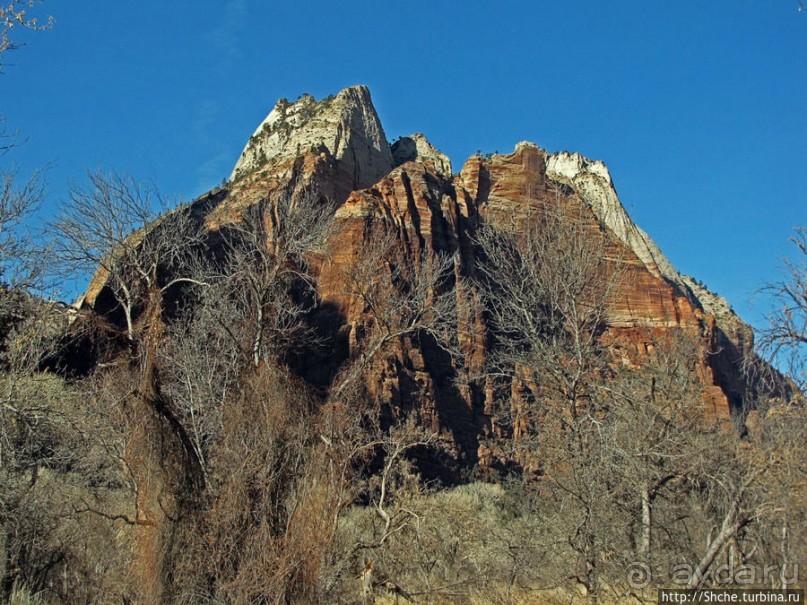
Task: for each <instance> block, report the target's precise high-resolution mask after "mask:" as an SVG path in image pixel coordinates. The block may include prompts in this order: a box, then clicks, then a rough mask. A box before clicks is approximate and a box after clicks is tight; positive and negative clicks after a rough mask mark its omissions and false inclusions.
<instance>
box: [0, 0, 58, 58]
mask: <svg viewBox="0 0 807 605" xmlns="http://www.w3.org/2000/svg"><path fill="white" fill-rule="evenodd" d="M41 3H42V0H11V1H10V2H5V3H4V5H3V6H0V57H2V56H3V53H5V52H6V51H9V50H14V49H16V48H19V45H18V44H17V43H16V42H14V40H12V39H11V31H12V30H13V29H15V28H24V29H29V30H34V31H40V30H45V29H50V28H51V27H53V22H54V20H53V17H47V18H46V19H45V20H44V21H41V20H40V19H39V17H37V16H35V15H34V16H31V14H30V11H29V9H33V8H35V7H36V6H37V5H38V4H41ZM2 65H3V61H2V59H0V67H2Z"/></svg>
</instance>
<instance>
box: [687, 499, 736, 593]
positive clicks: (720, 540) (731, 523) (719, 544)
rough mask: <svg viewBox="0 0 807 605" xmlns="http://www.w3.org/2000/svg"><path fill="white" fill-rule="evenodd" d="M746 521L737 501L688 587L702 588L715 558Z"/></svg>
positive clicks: (710, 543)
mask: <svg viewBox="0 0 807 605" xmlns="http://www.w3.org/2000/svg"><path fill="white" fill-rule="evenodd" d="M745 523H746V520H745V519H744V518H742V517H741V516H740V510H739V505H738V504H737V503H736V502H735V503H734V504H732V506H731V509H730V510H729V512H728V513H727V514H726V516H725V518H724V519H723V523H722V524H721V525H720V531H719V532H717V535H716V536H715V537H714V538H713V539H712V540H711V541H710V542H709V545H708V546H707V548H706V552H705V553H704V555H703V557H701V560H700V562H698V566H697V567H696V568H695V571H694V572H693V573H692V577H691V578H690V579H689V583H688V584H687V588H700V586H701V584H702V583H703V580H704V578H705V577H706V573H707V572H708V571H709V568H710V567H711V566H712V563H714V560H715V559H716V558H717V556H718V555H719V554H720V552H721V551H722V550H723V547H724V546H725V545H726V544H727V543H728V542H729V540H731V539H732V538H733V537H734V536H736V535H737V532H738V531H739V530H740V528H741V527H742V526H743V525H745Z"/></svg>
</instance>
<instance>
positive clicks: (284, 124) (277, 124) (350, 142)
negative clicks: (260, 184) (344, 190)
mask: <svg viewBox="0 0 807 605" xmlns="http://www.w3.org/2000/svg"><path fill="white" fill-rule="evenodd" d="M322 150H324V151H325V152H326V153H327V154H328V155H330V157H332V158H333V159H334V160H335V161H336V162H337V164H338V166H339V171H340V172H342V173H344V174H345V175H346V176H347V179H346V181H347V182H346V185H347V187H349V188H350V190H356V189H362V188H364V187H369V186H370V185H372V184H373V183H375V182H376V181H377V180H378V179H380V178H381V177H383V176H384V175H385V174H387V173H388V172H389V171H390V170H391V169H392V165H393V162H392V154H391V152H390V148H389V145H388V143H387V138H386V136H385V135H384V129H383V128H382V126H381V122H380V120H379V119H378V114H377V113H376V111H375V108H374V107H373V103H372V101H371V100H370V91H369V90H368V89H367V87H366V86H352V87H350V88H346V89H344V90H343V91H342V92H340V93H339V94H338V95H336V96H335V97H327V98H325V99H322V100H321V101H316V100H315V99H314V97H312V96H311V95H303V96H302V97H300V99H298V100H297V101H295V102H293V103H289V102H288V101H287V100H286V99H280V100H279V101H278V102H277V104H275V107H274V109H272V111H271V112H270V113H269V115H268V116H267V117H266V119H265V120H263V122H261V123H260V124H259V125H258V128H256V129H255V132H254V133H253V135H252V136H251V137H250V139H249V141H248V142H247V145H246V147H245V148H244V151H243V152H242V153H241V157H240V158H239V159H238V162H236V164H235V167H234V168H233V172H232V174H231V175H230V180H231V181H235V180H238V179H239V178H241V177H244V176H247V175H249V174H250V173H252V172H255V171H256V170H257V169H259V168H261V167H262V166H265V165H266V164H268V163H274V164H275V165H280V164H283V162H281V160H284V159H286V160H288V159H291V160H294V159H296V158H298V157H299V156H301V155H304V154H305V153H307V152H310V151H314V152H320V151H322ZM285 164H286V165H288V164H289V162H286V163H285ZM291 164H293V162H291ZM274 173H275V176H278V177H284V176H285V177H290V176H291V174H290V172H289V168H286V173H285V174H284V172H283V170H275V171H274Z"/></svg>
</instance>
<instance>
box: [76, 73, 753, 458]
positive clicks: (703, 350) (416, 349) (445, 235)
mask: <svg viewBox="0 0 807 605" xmlns="http://www.w3.org/2000/svg"><path fill="white" fill-rule="evenodd" d="M303 194H305V195H308V196H311V195H314V196H316V197H318V198H322V199H328V200H331V201H332V202H333V203H334V204H335V206H336V211H335V213H334V215H333V218H332V222H331V225H330V229H329V233H328V238H327V241H326V242H325V244H324V247H323V251H320V252H316V253H314V252H313V251H312V252H311V253H310V254H309V255H308V260H307V266H308V270H309V271H310V273H311V275H312V276H313V277H314V278H315V279H316V309H315V310H314V311H312V312H311V314H310V317H312V318H313V319H312V320H311V321H313V322H314V323H317V324H318V325H323V324H328V325H329V327H328V330H329V334H330V336H329V339H330V340H329V342H328V344H327V346H326V348H325V350H324V352H323V351H308V352H307V353H306V354H304V355H298V356H297V357H296V358H295V359H293V360H292V365H293V366H294V367H295V370H296V372H297V373H298V374H299V375H300V376H301V377H302V378H303V379H304V380H305V381H306V382H307V383H309V384H311V385H315V386H316V387H318V388H324V389H326V390H327V389H329V388H333V387H334V385H335V382H334V381H335V380H337V379H338V376H339V373H340V371H342V370H343V369H344V368H345V367H346V366H347V365H349V364H350V362H355V361H356V360H357V359H360V358H361V357H362V356H363V355H366V353H367V352H366V350H365V349H366V346H367V342H368V337H367V336H366V335H367V334H368V332H369V331H370V323H371V320H370V318H369V316H368V309H367V305H366V304H365V302H366V301H363V300H360V299H359V298H357V296H356V295H355V292H352V291H351V287H350V284H349V283H348V282H347V278H346V276H347V275H348V274H349V273H350V271H351V267H354V266H355V264H356V262H357V259H360V258H361V257H362V256H363V255H366V248H367V246H368V244H371V243H372V242H371V241H369V240H370V239H372V238H373V237H374V236H373V225H374V224H377V223H379V222H383V223H385V224H386V225H388V226H391V228H392V230H393V231H394V234H395V238H396V241H397V244H396V246H397V247H398V248H399V252H400V253H401V254H402V258H404V259H406V260H405V261H404V262H409V263H416V262H417V261H416V259H420V258H424V257H426V256H428V255H430V254H433V253H435V252H438V253H440V254H441V255H442V256H444V257H450V258H452V259H453V261H452V262H453V269H452V272H453V273H454V277H455V278H456V281H455V285H456V287H453V286H451V287H450V289H451V288H453V289H452V290H451V291H452V296H453V297H454V301H455V303H454V304H455V309H454V312H455V315H456V317H457V321H456V333H455V335H454V336H455V338H456V340H457V341H458V342H459V343H460V345H461V348H462V354H463V359H464V360H465V362H464V363H462V364H460V363H458V362H457V361H456V360H455V359H454V358H453V357H452V356H450V355H448V354H446V353H445V351H443V350H441V348H440V347H439V346H436V345H435V343H434V342H432V341H431V340H429V339H428V338H416V337H413V334H407V335H404V336H402V337H401V338H399V339H397V341H396V342H395V343H394V345H390V346H389V347H387V349H386V350H385V353H384V355H383V356H381V357H379V358H377V359H373V360H372V362H368V363H367V364H362V367H361V374H362V382H363V384H364V385H365V388H366V389H367V391H368V393H369V394H370V396H371V397H372V398H373V399H374V400H376V401H378V402H383V403H384V405H387V406H392V407H393V408H396V409H403V410H416V411H417V414H418V416H419V418H420V420H421V422H422V423H424V424H425V425H426V426H430V427H432V428H434V429H435V430H436V431H438V432H440V433H441V435H443V437H444V439H446V440H447V442H449V443H450V444H451V446H452V447H454V448H455V451H456V460H457V461H462V465H466V466H476V465H479V466H481V467H485V466H490V465H493V464H494V463H495V460H494V458H496V457H497V456H498V457H502V456H504V455H503V454H501V453H500V454H494V448H493V447H489V446H488V445H487V444H486V439H487V436H489V435H491V434H492V433H493V432H495V427H494V426H493V425H494V424H495V423H494V422H493V420H492V412H491V409H492V406H493V398H494V394H493V390H492V388H491V387H490V386H489V385H488V386H485V382H484V381H481V382H480V381H479V380H477V379H476V377H477V376H479V375H481V374H483V373H484V370H485V368H486V364H487V362H488V360H489V357H490V355H491V348H492V347H495V343H494V340H495V338H494V337H492V336H491V325H490V313H489V310H487V309H486V308H485V305H484V302H483V300H482V296H481V295H480V292H479V289H478V287H477V286H476V285H475V284H476V283H477V282H478V280H479V276H480V266H479V265H480V259H479V254H480V250H479V245H478V231H479V229H480V225H483V224H486V225H491V226H493V227H494V228H500V229H504V230H506V229H508V228H512V226H513V225H515V226H516V230H517V231H518V230H524V229H526V227H525V225H526V222H527V221H528V220H530V219H529V217H530V216H534V215H535V214H536V213H538V212H540V211H541V210H540V209H541V208H545V207H547V205H551V204H557V205H560V206H562V208H563V212H564V213H565V214H567V215H569V216H574V217H575V220H576V221H577V222H578V223H579V225H578V227H579V228H580V229H582V230H583V231H584V232H585V233H587V234H588V235H587V237H589V238H590V240H591V242H592V245H593V248H598V249H602V250H607V251H608V254H609V255H610V257H612V258H615V259H619V262H618V265H619V267H618V270H619V273H620V292H619V296H617V297H614V298H613V300H611V301H610V302H609V303H608V305H607V310H606V314H605V321H604V325H603V326H602V333H601V334H600V335H599V342H600V343H603V345H604V346H606V347H607V348H608V350H609V355H610V356H611V358H612V360H613V364H615V365H617V366H619V365H621V366H625V367H641V366H642V365H643V364H644V363H645V360H646V359H647V358H648V355H650V354H651V353H652V351H653V349H654V346H655V345H654V343H655V342H658V341H659V340H660V339H661V340H663V339H664V335H665V333H673V332H676V331H680V330H684V331H686V332H687V333H690V334H693V335H695V336H696V340H697V342H698V350H697V354H696V358H694V359H692V363H694V364H696V366H697V374H698V376H699V379H700V381H701V382H702V385H703V387H704V396H703V408H704V412H705V413H706V415H707V416H708V417H710V418H713V419H718V420H719V421H721V422H722V421H727V420H728V419H730V418H731V417H732V415H740V414H741V413H742V411H743V397H744V393H745V392H746V390H747V389H748V387H749V385H748V384H746V381H745V379H744V377H743V374H742V373H741V371H740V366H741V364H742V360H743V358H744V356H745V355H746V354H747V353H748V352H749V351H750V349H751V346H752V332H751V330H750V328H749V327H748V326H747V325H746V324H744V323H743V322H742V320H740V319H739V318H738V317H737V315H736V314H735V313H734V312H733V311H732V310H731V308H730V307H729V305H728V304H727V303H726V302H725V301H724V300H723V299H722V298H720V297H719V296H717V295H715V294H713V293H711V292H709V291H708V290H707V289H706V288H705V287H703V286H702V285H699V284H698V282H697V281H696V280H694V279H693V278H691V277H689V276H685V275H681V274H679V273H678V272H677V271H676V270H675V268H674V267H673V266H672V264H671V263H670V262H669V261H668V260H667V258H665V256H664V255H663V253H662V252H661V250H660V249H659V248H658V246H657V245H656V244H655V243H654V242H653V240H652V239H651V238H650V236H649V235H648V234H647V233H645V232H644V231H643V230H642V229H640V228H639V227H638V226H637V225H636V224H635V223H634V222H633V221H632V220H631V218H630V216H629V215H628V214H627V212H626V211H625V209H624V207H623V206H622V204H621V203H620V201H619V197H618V195H617V193H616V189H615V187H614V183H613V179H612V177H611V174H610V173H609V171H608V168H607V167H606V166H605V165H604V164H603V163H602V162H600V161H594V160H590V159H587V158H585V157H583V156H582V155H580V154H578V153H568V152H559V153H550V152H547V151H545V150H543V149H541V148H540V147H538V146H537V145H535V144H533V143H529V142H522V143H518V144H517V145H516V147H515V149H514V151H513V152H512V153H509V154H493V155H488V156H481V155H475V156H473V157H471V158H469V159H468V160H467V161H466V162H465V164H464V165H463V166H462V168H461V170H460V171H459V172H458V173H456V174H455V173H453V172H452V166H451V162H450V160H449V159H448V157H447V156H445V155H444V154H443V153H441V152H439V151H438V150H437V149H436V148H435V147H434V146H433V145H432V144H431V143H430V142H429V141H428V140H427V138H426V137H425V136H424V135H422V134H413V135H412V136H409V137H403V138H401V139H399V140H398V141H396V142H395V143H393V144H392V145H390V144H388V142H387V139H386V135H385V134H384V129H383V127H382V125H381V123H380V121H379V118H378V115H377V113H376V111H375V108H374V107H373V104H372V101H371V97H370V92H369V90H368V89H367V88H366V87H364V86H354V87H350V88H347V89H345V90H343V91H341V92H340V93H339V94H337V95H335V96H332V97H328V98H326V99H323V100H320V101H317V100H315V99H314V98H313V97H311V96H309V95H304V96H302V97H301V98H299V99H298V100H297V101H294V102H289V101H287V100H285V99H281V100H280V101H278V102H277V104H276V105H275V106H274V108H273V109H272V111H271V112H270V113H269V115H268V116H267V117H266V119H265V120H264V121H263V122H261V124H259V125H258V127H257V128H256V130H255V132H254V134H253V135H252V136H251V137H250V139H249V141H248V142H247V144H246V146H245V148H244V150H243V152H242V153H241V156H240V157H239V159H238V161H237V162H236V164H235V166H234V168H233V171H232V175H231V178H230V181H229V182H228V183H227V184H226V186H224V187H223V188H220V189H217V190H214V191H212V192H210V193H208V194H206V195H204V196H202V197H201V198H199V199H198V200H197V201H196V202H194V204H193V205H192V208H193V209H194V211H195V212H196V213H197V214H198V215H199V216H200V220H202V221H203V222H204V225H205V229H206V230H207V232H208V233H209V234H211V235H212V234H216V233H218V232H219V231H221V230H226V229H227V228H228V226H231V225H234V224H236V223H237V222H238V221H239V220H241V219H242V217H244V216H245V215H246V214H248V212H249V209H250V208H255V207H258V206H259V205H260V204H262V203H265V202H267V201H268V202H269V203H268V205H266V209H265V210H264V211H263V212H265V213H266V217H265V218H266V220H271V216H270V215H271V213H272V212H273V210H272V207H273V204H275V205H276V204H277V203H278V200H280V199H281V198H283V196H287V197H288V196H290V197H291V198H294V197H295V196H296V197H299V196H301V195H303ZM368 238H369V239H368ZM214 240H215V238H212V239H211V242H212V241H214ZM594 244H596V245H594ZM211 245H212V246H215V244H211ZM609 271H613V272H616V271H617V265H616V264H612V266H611V269H609ZM105 280H106V278H105V277H104V275H103V274H102V273H99V274H98V275H97V276H96V278H95V279H94V280H93V282H92V284H91V285H90V288H89V290H88V292H87V294H86V295H85V297H84V299H83V305H84V306H85V307H87V308H93V309H95V310H97V311H99V312H101V313H107V312H109V311H110V310H111V308H112V306H114V305H112V303H110V300H111V298H110V297H109V296H104V289H105V287H106V281H105ZM104 301H106V302H104ZM516 391H517V389H513V393H514V395H513V397H516V398H517V395H515V393H516ZM504 457H506V456H504ZM499 462H501V461H499Z"/></svg>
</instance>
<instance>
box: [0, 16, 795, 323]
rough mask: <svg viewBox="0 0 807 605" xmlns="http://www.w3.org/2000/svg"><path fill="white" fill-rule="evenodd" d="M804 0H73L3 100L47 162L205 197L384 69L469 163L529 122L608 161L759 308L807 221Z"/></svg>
mask: <svg viewBox="0 0 807 605" xmlns="http://www.w3.org/2000/svg"><path fill="white" fill-rule="evenodd" d="M797 8H798V1H797V0H769V1H766V2H760V1H758V0H754V1H741V0H733V1H724V0H712V1H710V2H695V1H685V2H665V3H661V2H646V1H645V2H640V1H638V0H636V1H632V2H627V1H610V2H605V1H603V0H599V1H597V0H579V1H568V2H558V1H555V2H544V1H538V0H533V1H530V2H506V1H500V2H491V1H487V2H475V1H466V2H463V3H460V2H442V3H441V2H434V1H432V2H421V1H418V0H410V1H409V2H406V3H392V2H390V3H382V2H355V1H350V0H344V1H342V2H319V1H316V0H309V2H306V3H296V2H260V1H258V0H223V1H220V2H211V1H208V0H195V1H193V2H190V1H179V0H177V1H174V2H165V1H164V0H161V1H155V0H140V1H138V2H100V1H96V0H85V1H83V2H60V1H58V0H46V2H45V3H44V4H43V5H42V7H41V12H43V13H49V14H52V15H53V16H54V17H55V18H56V24H55V27H54V29H53V31H50V32H40V33H25V34H24V35H23V41H24V42H26V43H27V44H26V46H25V47H24V48H22V49H21V50H19V51H17V52H15V53H13V54H9V53H6V55H7V56H6V57H5V60H6V62H11V63H13V65H6V66H5V68H4V74H3V75H1V76H0V112H2V114H4V115H5V117H6V120H7V125H8V126H10V127H12V128H14V129H19V131H20V132H21V133H22V134H23V135H24V136H25V138H26V139H27V142H26V143H25V145H24V146H22V147H21V148H20V149H17V150H15V151H14V152H13V153H11V154H7V155H6V156H3V157H2V158H0V162H3V164H4V166H3V168H5V167H7V166H8V164H10V163H13V164H15V165H16V166H18V167H19V169H20V171H21V172H23V173H25V172H29V171H31V170H33V169H35V168H36V167H39V166H42V165H43V164H52V167H51V168H50V169H49V171H48V183H49V185H48V203H47V204H46V205H45V209H44V210H45V212H52V211H53V209H54V208H55V207H56V206H57V205H58V203H59V200H60V199H63V198H64V195H65V191H66V189H67V186H68V183H69V182H70V181H71V180H72V181H78V182H81V180H82V179H83V177H84V174H85V172H86V170H87V169H94V168H99V167H107V168H115V169H117V170H120V171H123V172H128V173H131V174H133V175H135V176H136V177H137V178H140V179H144V180H146V179H151V180H153V181H154V182H155V183H157V184H158V186H159V187H160V188H161V189H162V190H163V192H165V193H166V194H168V195H170V196H175V197H177V198H182V199H185V200H188V199H191V198H193V197H195V196H197V195H199V194H201V193H203V192H204V191H205V190H206V189H208V188H211V187H213V186H215V185H217V184H218V183H220V182H221V180H222V178H223V177H225V176H226V175H228V174H229V172H230V170H231V169H232V166H233V164H234V163H235V161H236V159H237V157H238V154H239V153H240V151H241V148H242V147H243V145H244V143H245V142H246V140H247V138H248V137H249V135H250V134H251V133H252V131H253V130H254V128H255V127H256V126H257V124H258V123H259V122H260V121H261V120H262V119H263V117H264V116H265V115H266V113H267V112H268V111H269V110H270V109H271V107H272V106H273V105H274V102H275V101H276V100H277V99H278V98H279V97H288V98H290V99H294V98H297V97H298V96H299V95H300V94H302V93H304V92H308V93H311V94H314V95H315V96H316V97H318V98H319V97H321V96H325V95H327V94H330V93H333V92H337V91H338V90H340V89H341V88H344V87H345V86H348V85H351V84H358V83H363V84H367V85H368V86H370V89H371V92H372V95H373V99H374V102H375V104H376V108H377V109H378V112H379V114H380V116H381V119H382V122H383V124H384V127H385V130H386V133H387V137H388V138H389V139H390V140H394V139H395V138H397V137H398V136H399V135H403V134H409V133H411V132H415V131H421V132H423V133H425V134H426V135H427V136H428V137H429V138H430V140H431V141H432V142H433V143H434V144H435V145H436V146H437V147H438V148H440V149H442V150H443V151H444V152H446V153H447V154H448V155H449V156H450V157H451V159H452V161H453V162H454V165H455V170H458V169H459V167H460V166H461V165H462V163H463V162H464V161H465V159H466V158H467V157H468V156H470V155H472V154H473V153H474V152H476V151H477V150H481V151H482V152H483V153H486V152H493V151H500V152H503V153H504V152H509V151H512V149H513V146H514V145H515V143H516V142H518V141H520V140H531V141H534V142H535V143H537V144H539V145H541V146H542V147H544V148H546V149H548V150H550V151H560V150H564V149H565V150H569V151H579V152H580V153H582V154H584V155H586V156H588V157H591V158H596V159H602V160H604V161H605V162H606V163H607V164H608V166H609V168H610V170H611V173H612V175H613V177H614V181H615V184H616V186H617V190H618V192H619V194H620V197H621V199H622V202H623V204H624V205H625V206H626V208H627V209H628V211H629V212H630V213H631V215H632V216H633V218H634V220H635V221H636V222H637V223H638V224H639V226H641V227H642V228H644V229H645V230H646V231H647V232H648V233H649V234H650V235H651V236H652V237H653V238H654V239H655V240H656V242H657V243H658V244H659V245H660V247H661V248H662V250H663V251H664V252H665V254H666V255H667V256H668V257H669V258H670V260H671V261H672V262H673V264H674V265H675V266H676V267H677V268H678V269H679V270H681V271H683V272H685V273H690V274H692V275H694V276H695V277H697V278H698V279H700V280H702V281H703V282H705V283H706V284H707V285H708V286H709V287H710V288H712V289H713V290H716V291H717V292H718V293H720V294H721V295H723V296H725V297H726V298H727V299H728V300H729V302H730V303H731V304H732V305H733V306H734V308H735V309H736V310H737V311H738V312H740V314H741V315H742V316H743V317H744V318H746V319H747V320H750V321H754V322H758V321H759V319H760V317H761V314H762V313H763V311H764V304H763V302H762V301H761V300H757V302H756V303H753V304H752V302H751V300H750V299H751V295H752V294H753V292H754V291H755V290H756V289H757V288H758V287H759V286H760V285H761V284H763V283H764V282H766V281H770V280H771V279H775V278H776V277H777V276H778V275H779V267H780V259H781V258H782V257H783V256H784V255H786V254H789V253H790V247H791V246H790V245H789V244H788V242H787V238H788V237H789V236H790V234H791V229H792V227H793V226H795V225H798V224H802V225H803V224H806V223H807V170H805V162H806V161H807V116H806V115H805V110H807V11H804V12H798V10H797Z"/></svg>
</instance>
